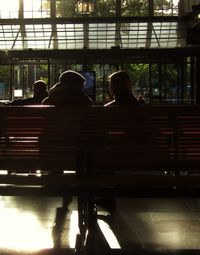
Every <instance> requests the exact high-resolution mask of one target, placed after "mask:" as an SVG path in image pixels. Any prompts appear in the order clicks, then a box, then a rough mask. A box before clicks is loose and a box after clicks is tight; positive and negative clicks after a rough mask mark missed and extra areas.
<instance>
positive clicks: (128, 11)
mask: <svg viewBox="0 0 200 255" xmlns="http://www.w3.org/2000/svg"><path fill="white" fill-rule="evenodd" d="M148 2H149V1H148V0H143V1H138V0H123V1H121V15H122V16H147V15H148V13H149V11H148V8H149V4H148Z"/></svg>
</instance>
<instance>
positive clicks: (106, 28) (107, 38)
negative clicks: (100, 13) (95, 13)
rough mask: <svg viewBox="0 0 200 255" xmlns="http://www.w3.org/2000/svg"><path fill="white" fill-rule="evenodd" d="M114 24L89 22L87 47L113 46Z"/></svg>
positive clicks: (114, 41)
mask: <svg viewBox="0 0 200 255" xmlns="http://www.w3.org/2000/svg"><path fill="white" fill-rule="evenodd" d="M115 27H116V24H114V23H111V24H109V23H108V24H106V23H101V24H89V48H92V49H102V48H104V49H107V48H111V47H112V46H115V43H116V40H115Z"/></svg>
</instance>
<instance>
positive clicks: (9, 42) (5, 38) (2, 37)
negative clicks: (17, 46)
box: [0, 25, 20, 50]
mask: <svg viewBox="0 0 200 255" xmlns="http://www.w3.org/2000/svg"><path fill="white" fill-rule="evenodd" d="M19 31H20V27H19V25H16V26H15V25H0V49H2V50H10V49H12V48H13V45H14V42H15V40H16V39H17V36H18V34H19Z"/></svg>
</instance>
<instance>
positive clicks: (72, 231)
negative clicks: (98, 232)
mask: <svg viewBox="0 0 200 255" xmlns="http://www.w3.org/2000/svg"><path fill="white" fill-rule="evenodd" d="M78 233H79V228H78V211H72V214H71V217H70V226H69V247H70V248H75V243H76V235H77V234H78Z"/></svg>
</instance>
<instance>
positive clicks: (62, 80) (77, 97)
mask: <svg viewBox="0 0 200 255" xmlns="http://www.w3.org/2000/svg"><path fill="white" fill-rule="evenodd" d="M84 83H85V78H84V77H83V76H82V75H81V74H79V73H78V72H75V71H72V70H67V71H65V72H63V73H62V74H61V75H60V77H59V82H58V83H57V84H55V85H54V86H53V87H52V88H51V89H50V90H49V96H48V97H47V98H46V99H45V100H44V101H43V103H42V104H45V105H56V106H59V105H91V104H92V103H93V101H92V100H91V99H90V98H89V96H88V95H87V94H86V93H85V92H84Z"/></svg>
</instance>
